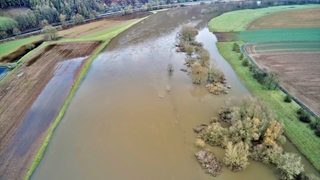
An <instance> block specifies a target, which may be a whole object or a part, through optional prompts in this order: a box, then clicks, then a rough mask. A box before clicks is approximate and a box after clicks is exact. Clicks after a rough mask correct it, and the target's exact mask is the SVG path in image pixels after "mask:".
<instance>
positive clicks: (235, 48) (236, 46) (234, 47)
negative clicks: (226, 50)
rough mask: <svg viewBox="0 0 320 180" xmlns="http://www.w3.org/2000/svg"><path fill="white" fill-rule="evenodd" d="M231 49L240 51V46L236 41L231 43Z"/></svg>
mask: <svg viewBox="0 0 320 180" xmlns="http://www.w3.org/2000/svg"><path fill="white" fill-rule="evenodd" d="M232 51H235V52H237V53H240V46H239V44H238V43H233V47H232Z"/></svg>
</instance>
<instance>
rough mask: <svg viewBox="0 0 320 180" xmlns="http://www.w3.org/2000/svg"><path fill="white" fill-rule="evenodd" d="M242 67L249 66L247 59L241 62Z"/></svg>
mask: <svg viewBox="0 0 320 180" xmlns="http://www.w3.org/2000/svg"><path fill="white" fill-rule="evenodd" d="M242 66H245V67H246V66H249V61H248V59H244V60H243V61H242Z"/></svg>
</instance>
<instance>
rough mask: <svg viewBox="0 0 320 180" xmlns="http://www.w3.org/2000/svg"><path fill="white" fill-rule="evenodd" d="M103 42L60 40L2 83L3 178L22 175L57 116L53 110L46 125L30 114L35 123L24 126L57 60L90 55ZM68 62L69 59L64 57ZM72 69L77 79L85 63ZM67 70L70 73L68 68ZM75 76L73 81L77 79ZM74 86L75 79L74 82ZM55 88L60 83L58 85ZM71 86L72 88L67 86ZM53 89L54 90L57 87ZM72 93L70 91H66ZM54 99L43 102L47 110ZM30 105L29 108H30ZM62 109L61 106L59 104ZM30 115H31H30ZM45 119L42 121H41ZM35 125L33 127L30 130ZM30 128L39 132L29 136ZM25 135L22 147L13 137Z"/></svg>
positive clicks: (0, 155) (0, 176)
mask: <svg viewBox="0 0 320 180" xmlns="http://www.w3.org/2000/svg"><path fill="white" fill-rule="evenodd" d="M99 44H100V42H81V43H60V44H53V45H49V46H47V47H46V48H44V49H43V50H41V51H40V52H38V53H36V54H35V55H34V56H33V57H32V58H30V59H29V60H27V61H26V62H25V63H24V64H23V65H22V66H20V67H19V68H18V69H16V70H15V71H14V72H13V73H12V74H11V75H9V77H7V79H6V80H5V82H3V84H1V86H0V107H1V108H0V179H23V176H24V175H25V173H26V171H27V168H28V167H29V166H30V164H31V162H32V159H33V157H34V156H35V154H36V153H37V151H38V148H39V147H40V144H41V142H42V141H43V138H44V137H45V134H46V133H47V131H48V129H49V127H50V124H51V123H52V121H53V120H54V119H55V117H56V113H58V112H55V113H52V114H51V117H47V118H46V119H49V123H47V124H46V125H45V126H44V127H41V126H40V125H38V124H36V123H34V122H33V121H35V119H36V118H31V121H32V122H33V127H28V128H24V127H25V126H22V125H23V123H24V121H26V120H27V119H28V118H26V114H27V113H28V112H30V111H32V109H30V107H32V105H33V103H34V102H35V100H36V99H37V97H38V96H39V94H40V93H41V92H42V91H43V89H44V88H45V87H46V85H47V83H48V82H49V81H50V80H51V79H52V78H53V77H54V76H56V75H57V74H56V73H57V71H56V70H57V68H59V66H58V63H59V62H63V61H65V60H69V59H73V58H78V57H84V56H88V55H90V54H91V53H92V52H93V51H94V50H95V49H96V48H97V47H98V45H99ZM65 62H66V61H65ZM85 62H86V60H83V61H82V63H81V65H80V66H79V67H78V68H77V69H76V70H75V71H74V72H73V73H74V76H73V77H74V79H76V78H77V77H78V75H79V72H80V71H81V68H82V67H83V65H84V64H85ZM65 73H68V71H66V72H65ZM74 79H73V80H72V81H74ZM71 87H72V83H71ZM55 88H56V90H58V89H59V86H55ZM68 89H71V88H67V90H68ZM56 90H53V91H56ZM66 93H69V92H66ZM52 103H53V102H52V101H50V102H47V103H44V104H43V111H48V110H49V109H50V108H51V107H50V106H51V105H52ZM29 109H30V110H29ZM58 109H59V108H58ZM29 119H30V118H29ZM41 121H42V120H40V121H39V123H41ZM31 129H32V130H31ZM28 131H29V132H31V131H32V132H35V131H39V134H40V135H39V136H35V137H32V138H30V137H29V136H30V133H28ZM17 138H18V139H21V138H25V139H26V140H24V141H23V143H21V144H20V145H22V146H23V147H25V148H27V149H25V148H20V147H19V146H20V145H19V146H18V145H14V139H17Z"/></svg>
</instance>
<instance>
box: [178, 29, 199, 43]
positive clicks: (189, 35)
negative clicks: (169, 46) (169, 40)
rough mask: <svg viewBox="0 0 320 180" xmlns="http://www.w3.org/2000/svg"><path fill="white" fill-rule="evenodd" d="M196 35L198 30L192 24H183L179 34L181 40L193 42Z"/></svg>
mask: <svg viewBox="0 0 320 180" xmlns="http://www.w3.org/2000/svg"><path fill="white" fill-rule="evenodd" d="M196 35H198V30H197V29H196V28H194V27H192V26H188V25H184V26H182V29H181V31H180V36H181V39H182V40H183V41H186V42H193V41H194V40H195V37H196Z"/></svg>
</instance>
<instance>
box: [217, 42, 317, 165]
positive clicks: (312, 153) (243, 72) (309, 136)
mask: <svg viewBox="0 0 320 180" xmlns="http://www.w3.org/2000/svg"><path fill="white" fill-rule="evenodd" d="M233 43H234V42H219V43H217V47H218V50H219V52H220V54H221V55H222V56H223V57H224V58H225V59H226V60H227V61H228V62H229V64H230V65H231V66H232V68H233V70H234V71H235V72H236V73H237V75H238V76H239V78H240V79H241V80H242V81H243V82H244V84H245V85H246V87H247V88H248V89H249V90H250V92H251V93H252V94H253V95H254V96H255V97H257V98H260V99H261V100H263V101H264V102H265V103H267V104H268V106H269V107H270V108H271V109H272V110H273V111H274V112H275V115H276V118H277V120H279V121H282V122H283V123H284V125H285V133H286V135H287V137H288V138H289V139H290V141H291V142H292V143H293V144H295V145H296V147H297V148H298V149H299V151H300V152H301V153H302V154H304V155H305V156H306V157H307V159H309V160H310V162H311V163H312V164H313V165H314V166H315V168H316V169H318V170H320V153H319V149H320V138H319V137H317V136H316V135H315V134H314V132H313V131H311V130H310V128H309V126H308V125H307V124H305V123H302V122H300V121H299V120H298V119H297V117H296V113H295V112H296V110H297V109H298V108H299V105H298V104H296V103H294V102H291V103H290V104H288V103H284V102H283V98H284V97H285V94H284V93H283V92H282V91H280V90H267V89H266V88H265V87H263V86H262V85H260V84H259V83H258V82H257V81H256V79H254V78H253V76H252V75H251V72H250V71H249V68H248V67H244V66H242V61H240V60H239V53H236V52H234V51H232V48H233ZM242 44H243V43H242Z"/></svg>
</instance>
